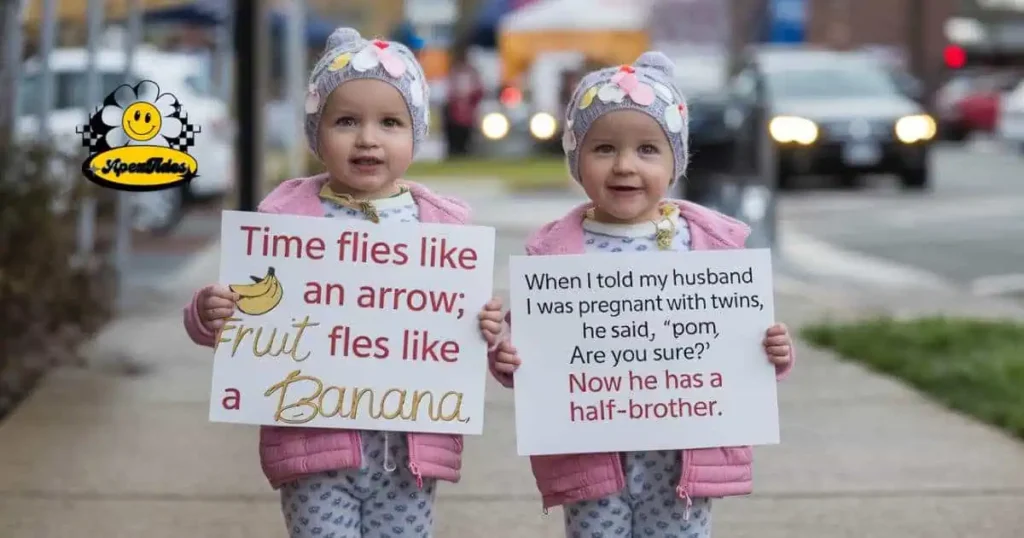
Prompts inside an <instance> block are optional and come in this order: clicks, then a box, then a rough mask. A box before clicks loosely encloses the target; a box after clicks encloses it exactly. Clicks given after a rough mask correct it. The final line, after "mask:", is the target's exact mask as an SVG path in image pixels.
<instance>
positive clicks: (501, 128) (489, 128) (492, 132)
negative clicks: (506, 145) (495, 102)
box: [480, 112, 509, 140]
mask: <svg viewBox="0 0 1024 538" xmlns="http://www.w3.org/2000/svg"><path fill="white" fill-rule="evenodd" d="M508 129H509V125H508V118H506V117H505V115H504V114H502V113H500V112H491V113H490V114H487V115H486V116H484V119H483V120H482V121H481V122H480V131H481V132H483V134H484V136H486V137H487V138H489V139H491V140H500V139H502V138H505V135H507V134H508Z"/></svg>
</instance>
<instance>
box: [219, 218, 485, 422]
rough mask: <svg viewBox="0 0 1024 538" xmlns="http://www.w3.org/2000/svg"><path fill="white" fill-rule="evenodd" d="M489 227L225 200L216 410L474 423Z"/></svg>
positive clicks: (224, 416)
mask: <svg viewBox="0 0 1024 538" xmlns="http://www.w3.org/2000/svg"><path fill="white" fill-rule="evenodd" d="M493 266H494V229H493V228H487V227H477V226H450V225H439V224H423V225H419V226H380V225H379V224H373V223H369V222H366V223H364V222H361V221H347V220H340V219H337V220H336V219H322V218H312V217H298V216H288V215H272V214H264V213H249V212H238V211H225V212H224V215H223V218H222V222H221V279H222V282H223V283H224V284H225V285H227V286H228V287H229V288H230V289H231V290H232V291H233V292H235V293H237V294H238V296H239V298H238V300H237V301H236V313H235V315H234V316H233V317H232V318H230V319H229V320H228V321H227V323H226V324H225V325H224V327H223V328H222V330H221V332H220V334H218V336H217V343H216V349H215V351H214V363H213V389H212V391H213V392H212V394H211V398H210V420H212V421H214V422H232V423H243V424H265V425H276V426H295V427H319V428H345V429H374V430H390V431H413V432H434V433H453V434H465V435H479V434H480V433H482V432H483V422H484V420H483V419H484V416H483V413H484V385H485V380H486V375H487V374H486V369H487V357H486V354H487V345H486V343H485V342H484V340H483V339H482V338H481V337H480V333H479V329H478V325H477V313H478V312H479V311H480V309H481V308H483V306H484V305H485V304H486V303H487V301H489V300H490V298H491V294H492V275H493Z"/></svg>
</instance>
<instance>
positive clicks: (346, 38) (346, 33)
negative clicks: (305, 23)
mask: <svg viewBox="0 0 1024 538" xmlns="http://www.w3.org/2000/svg"><path fill="white" fill-rule="evenodd" d="M361 39H363V36H361V35H359V32H358V31H356V29H355V28H338V29H337V30H335V31H333V32H331V35H330V37H328V38H327V50H332V49H336V48H338V47H344V46H347V45H351V44H352V43H355V42H357V41H360V40H361Z"/></svg>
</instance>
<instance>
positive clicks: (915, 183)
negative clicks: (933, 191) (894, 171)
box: [900, 166, 931, 190]
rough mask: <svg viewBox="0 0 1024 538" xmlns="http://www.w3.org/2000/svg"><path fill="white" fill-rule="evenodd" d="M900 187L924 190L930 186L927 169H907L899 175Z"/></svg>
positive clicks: (923, 167) (924, 167)
mask: <svg viewBox="0 0 1024 538" xmlns="http://www.w3.org/2000/svg"><path fill="white" fill-rule="evenodd" d="M900 186H902V187H903V188H904V189H908V190H925V189H927V188H928V187H930V186H931V181H930V178H929V177H928V167H926V166H922V167H920V168H908V169H906V170H904V171H903V172H901V173H900Z"/></svg>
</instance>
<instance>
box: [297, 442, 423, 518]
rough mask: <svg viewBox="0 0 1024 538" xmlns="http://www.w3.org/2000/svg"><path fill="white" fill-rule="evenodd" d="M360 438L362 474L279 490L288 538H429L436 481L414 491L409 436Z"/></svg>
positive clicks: (335, 474)
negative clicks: (361, 444)
mask: <svg viewBox="0 0 1024 538" xmlns="http://www.w3.org/2000/svg"><path fill="white" fill-rule="evenodd" d="M362 433H363V434H362V438H363V467H362V468H361V469H349V470H344V471H329V472H326V473H319V474H315V475H311V476H307V477H304V478H302V479H299V480H296V481H295V482H292V483H290V484H288V485H286V486H284V487H283V488H281V511H282V512H283V513H284V520H285V524H286V525H287V527H288V536H289V537H290V538H430V536H431V534H432V532H433V526H434V514H433V508H434V491H435V486H436V481H435V480H432V479H424V480H423V489H420V488H418V487H417V486H416V477H414V476H413V474H412V472H410V471H409V468H408V463H409V450H408V445H407V442H406V439H407V437H406V435H405V434H403V433H395V432H390V433H385V432H371V431H365V432H362ZM385 455H387V458H385Z"/></svg>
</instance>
